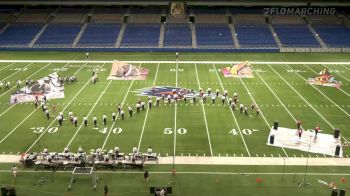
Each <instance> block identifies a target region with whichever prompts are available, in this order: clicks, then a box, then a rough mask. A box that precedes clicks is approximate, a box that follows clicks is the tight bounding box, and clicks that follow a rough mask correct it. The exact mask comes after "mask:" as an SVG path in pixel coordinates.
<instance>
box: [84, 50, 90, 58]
mask: <svg viewBox="0 0 350 196" xmlns="http://www.w3.org/2000/svg"><path fill="white" fill-rule="evenodd" d="M89 55H90V54H89V53H88V52H87V53H85V56H86V60H89Z"/></svg>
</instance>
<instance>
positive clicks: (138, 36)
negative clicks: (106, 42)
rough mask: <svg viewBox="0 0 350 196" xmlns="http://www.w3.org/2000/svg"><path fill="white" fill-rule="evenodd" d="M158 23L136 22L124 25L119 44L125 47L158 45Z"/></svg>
mask: <svg viewBox="0 0 350 196" xmlns="http://www.w3.org/2000/svg"><path fill="white" fill-rule="evenodd" d="M159 34H160V24H138V23H130V24H127V25H126V28H125V32H124V36H123V39H122V41H121V46H126V47H132V46H133V47H139V46H140V47H149V46H153V47H154V46H158V44H159Z"/></svg>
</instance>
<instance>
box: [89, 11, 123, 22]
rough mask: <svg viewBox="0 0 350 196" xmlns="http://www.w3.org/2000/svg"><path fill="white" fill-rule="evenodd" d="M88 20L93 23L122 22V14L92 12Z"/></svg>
mask: <svg viewBox="0 0 350 196" xmlns="http://www.w3.org/2000/svg"><path fill="white" fill-rule="evenodd" d="M90 22H94V23H122V22H123V15H122V14H112V13H110V14H106V13H103V14H102V13H101V14H100V13H98V14H94V15H93V16H92V17H91V20H90Z"/></svg>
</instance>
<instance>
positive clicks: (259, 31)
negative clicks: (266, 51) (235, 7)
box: [235, 24, 277, 47]
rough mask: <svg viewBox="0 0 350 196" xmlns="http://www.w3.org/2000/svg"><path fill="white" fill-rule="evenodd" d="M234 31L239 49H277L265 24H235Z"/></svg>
mask: <svg viewBox="0 0 350 196" xmlns="http://www.w3.org/2000/svg"><path fill="white" fill-rule="evenodd" d="M235 30H236V33H237V38H238V41H239V44H240V46H241V47H277V45H276V42H275V39H274V38H273V36H272V34H271V32H270V29H269V27H268V25H266V24H236V25H235Z"/></svg>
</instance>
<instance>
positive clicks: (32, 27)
mask: <svg viewBox="0 0 350 196" xmlns="http://www.w3.org/2000/svg"><path fill="white" fill-rule="evenodd" d="M42 26H43V24H42V23H13V24H10V26H8V27H7V28H6V30H5V31H4V32H2V34H0V45H10V44H12V45H26V44H29V43H30V42H31V41H32V40H33V38H34V37H35V35H36V34H37V33H38V32H39V31H40V29H41V28H42Z"/></svg>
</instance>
